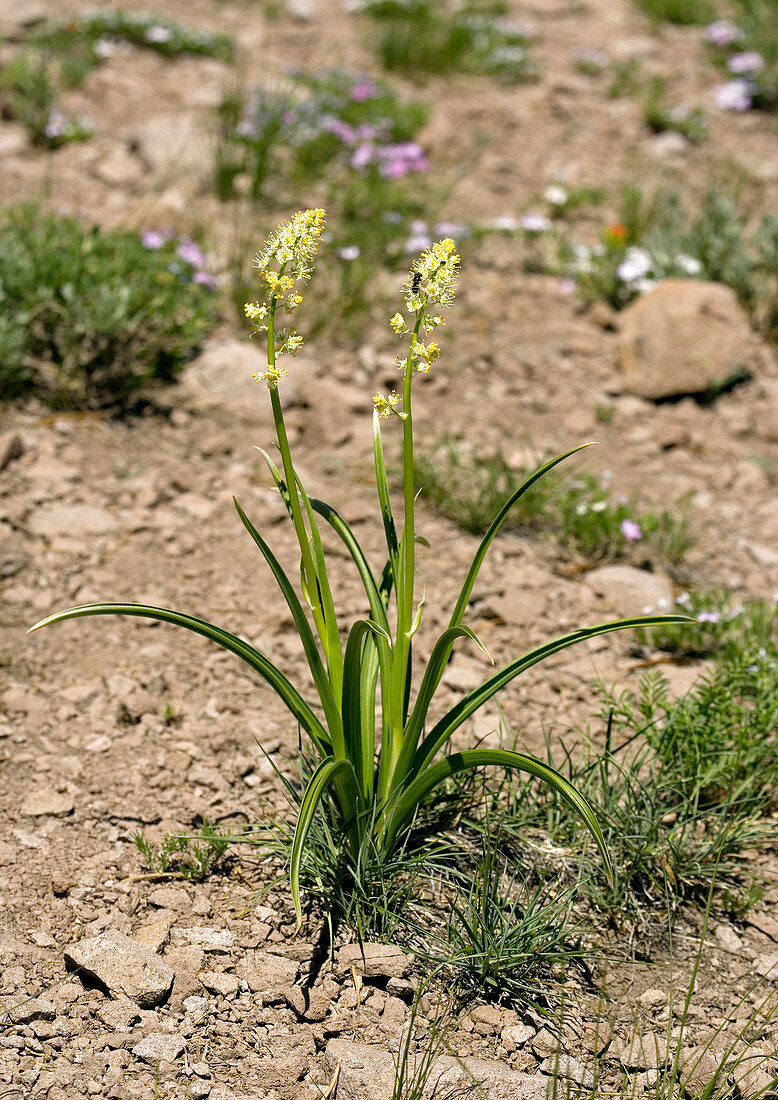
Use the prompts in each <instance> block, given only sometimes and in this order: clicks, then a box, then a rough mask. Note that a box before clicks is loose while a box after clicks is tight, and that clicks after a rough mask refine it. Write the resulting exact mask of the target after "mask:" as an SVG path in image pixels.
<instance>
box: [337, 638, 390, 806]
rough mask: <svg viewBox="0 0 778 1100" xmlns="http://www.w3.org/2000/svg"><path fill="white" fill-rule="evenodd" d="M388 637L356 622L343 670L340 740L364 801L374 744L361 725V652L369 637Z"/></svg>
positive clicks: (370, 780) (371, 776)
mask: <svg viewBox="0 0 778 1100" xmlns="http://www.w3.org/2000/svg"><path fill="white" fill-rule="evenodd" d="M371 634H372V635H374V636H376V637H381V636H383V637H384V638H387V637H388V635H387V634H386V632H385V631H384V630H383V628H382V627H380V626H378V625H377V624H376V623H374V622H370V621H369V620H368V619H358V620H357V621H356V622H355V623H354V625H353V626H352V628H351V630H350V631H349V636H348V641H347V642H346V657H345V661H344V670H343V673H344V674H343V739H344V741H345V756H346V758H347V759H349V760H351V762H352V763H353V765H354V771H355V773H356V777H357V783H358V785H359V790H360V793H361V795H362V796H363V798H365V799H367V797H368V795H369V793H370V790H371V788H372V785H373V757H374V755H375V753H374V745H373V744H372V738H369V730H367V729H364V728H363V726H362V714H363V712H364V709H365V708H364V705H363V700H362V686H363V685H362V676H361V671H362V668H361V666H362V662H363V660H364V659H365V656H364V653H363V649H364V646H365V645H366V644H367V642H368V640H369V636H370V635H371Z"/></svg>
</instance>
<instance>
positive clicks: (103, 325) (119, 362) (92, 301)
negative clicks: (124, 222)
mask: <svg viewBox="0 0 778 1100" xmlns="http://www.w3.org/2000/svg"><path fill="white" fill-rule="evenodd" d="M179 247H180V246H179ZM196 273H197V272H196V269H195V268H194V267H193V265H192V264H191V263H190V262H188V261H187V260H185V259H183V258H181V256H179V254H178V248H177V245H176V242H175V241H173V240H169V241H166V242H160V247H159V248H153V249H151V248H148V247H145V246H144V244H143V242H142V240H141V238H140V237H139V236H137V235H136V234H134V233H128V232H101V231H100V230H99V229H97V228H88V227H86V226H84V225H82V224H81V223H80V222H78V221H76V220H75V219H73V218H64V217H60V216H59V215H56V214H49V213H46V212H44V211H42V210H41V209H40V208H39V207H36V206H31V205H28V206H23V207H20V208H15V209H13V210H10V211H7V212H6V214H5V215H4V217H3V218H2V221H0V307H1V308H0V316H1V317H2V321H0V391H1V392H2V394H3V396H4V397H5V398H7V399H9V398H14V397H22V396H25V395H28V394H35V395H36V396H37V397H39V398H41V399H43V400H44V401H46V402H48V403H49V404H51V405H52V406H54V407H56V408H62V409H65V408H71V409H83V408H105V409H111V410H113V411H117V412H118V411H121V410H123V409H125V408H127V407H128V405H129V404H130V403H131V402H132V401H133V400H135V399H137V398H138V396H139V395H141V393H142V391H143V390H144V389H145V388H147V387H148V386H149V384H151V383H154V382H166V381H170V380H171V379H173V378H174V377H175V375H176V374H177V373H178V371H180V370H181V369H182V367H183V366H184V364H185V362H186V360H187V359H188V358H189V357H190V355H191V354H192V352H193V350H194V349H195V347H196V345H197V342H198V340H199V339H200V337H201V336H202V335H203V334H204V333H205V332H206V331H207V330H208V329H209V328H210V327H211V326H212V325H213V324H214V323H215V321H216V303H215V299H214V296H213V294H212V293H211V292H210V291H209V290H208V288H207V286H204V285H201V284H200V283H199V282H196V281H194V276H195V275H196Z"/></svg>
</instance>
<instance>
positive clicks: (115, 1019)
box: [97, 997, 141, 1031]
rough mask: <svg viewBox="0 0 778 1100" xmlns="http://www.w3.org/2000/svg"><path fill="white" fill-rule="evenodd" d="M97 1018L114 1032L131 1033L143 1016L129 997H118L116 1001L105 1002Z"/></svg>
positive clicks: (99, 1009) (98, 1011)
mask: <svg viewBox="0 0 778 1100" xmlns="http://www.w3.org/2000/svg"><path fill="white" fill-rule="evenodd" d="M97 1018H98V1020H102V1022H103V1023H104V1024H105V1025H106V1027H110V1028H111V1030H112V1031H129V1030H130V1029H131V1027H132V1025H133V1024H135V1023H137V1022H138V1020H140V1018H141V1016H140V1012H139V1011H138V1006H137V1005H136V1004H135V1002H134V1001H131V1000H130V998H129V997H117V998H116V1000H115V1001H104V1002H103V1004H101V1005H100V1007H99V1008H98V1010H97Z"/></svg>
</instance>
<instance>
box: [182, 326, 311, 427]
mask: <svg viewBox="0 0 778 1100" xmlns="http://www.w3.org/2000/svg"><path fill="white" fill-rule="evenodd" d="M294 365H295V371H296V370H297V366H298V360H297V359H295V360H294ZM266 369H267V361H266V357H265V355H263V353H262V345H261V343H260V341H259V340H248V339H245V340H232V339H230V340H218V341H211V342H206V343H205V345H204V348H203V351H202V354H201V355H198V357H197V358H196V359H194V360H193V361H192V362H191V363H190V364H189V366H188V367H187V369H186V371H185V372H184V374H183V375H182V376H181V382H180V387H181V388H182V389H183V391H184V394H185V396H187V397H188V398H189V399H190V400H191V402H192V403H193V404H194V405H195V406H196V407H197V408H201V409H209V408H213V407H219V408H226V409H228V410H229V411H230V413H234V414H235V415H236V416H238V417H239V418H240V419H241V420H247V419H248V420H250V421H251V422H252V423H259V424H262V423H265V424H267V425H268V426H269V425H270V424H272V423H273V414H272V410H271V407H270V401H269V399H268V394H267V392H266V390H265V387H264V385H263V384H261V383H260V384H257V383H256V382H253V381H252V379H251V376H252V374H253V373H255V372H256V373H258V374H262V373H263V372H264V371H265V370H266ZM284 381H285V382H286V379H284ZM284 397H285V399H287V394H286V393H285V394H284Z"/></svg>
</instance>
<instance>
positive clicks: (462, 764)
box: [386, 749, 613, 877]
mask: <svg viewBox="0 0 778 1100" xmlns="http://www.w3.org/2000/svg"><path fill="white" fill-rule="evenodd" d="M490 765H491V766H494V767H499V768H515V769H517V770H518V771H524V772H528V773H529V774H530V775H533V776H535V777H536V778H537V779H542V780H543V782H545V783H547V784H548V785H549V786H550V787H551V788H552V789H553V790H555V791H556V792H557V793H558V794H559V796H560V797H561V798H563V799H564V801H565V802H567V804H568V805H569V806H571V807H572V809H573V810H575V812H576V813H577V814H578V815H579V817H580V818H581V820H582V821H583V823H584V824H585V825H586V827H587V829H588V830H589V832H590V833H591V834H592V836H593V837H594V840H595V843H596V844H597V847H598V849H599V851H600V855H601V856H602V858H603V862H604V863H605V868H606V872H607V874H608V876H609V877H612V874H613V869H612V864H611V858H610V855H609V854H608V849H607V845H606V843H605V837H604V836H603V833H602V829H601V828H600V825H599V822H598V821H597V816H596V814H595V812H594V810H593V809H592V807H591V805H590V804H589V802H588V801H587V800H586V799H585V798H584V796H583V795H582V794H580V792H579V791H577V790H576V788H575V787H574V786H573V784H572V783H571V782H570V781H569V780H568V779H565V777H564V776H563V775H561V774H560V773H559V772H558V771H556V769H555V768H552V767H551V766H550V765H549V764H544V763H543V761H542V760H537V759H536V758H535V757H534V756H528V755H526V754H525V753H521V752H513V751H511V750H509V749H467V750H465V751H464V752H456V753H452V754H451V755H450V756H447V757H445V758H444V759H443V760H438V761H437V762H436V763H435V764H432V765H431V766H430V767H428V768H425V770H424V771H423V772H421V774H420V775H418V776H417V777H416V778H415V779H414V780H413V782H412V783H410V784H409V785H408V786H407V787H406V788H405V790H403V791H402V792H401V793H400V794H399V795H398V796H397V798H396V800H395V801H394V803H393V804H392V805H391V807H390V809H389V811H388V814H387V830H386V837H387V843H388V844H391V841H392V840H393V838H394V837H395V836H396V834H397V830H398V829H399V828H400V827H401V826H402V825H403V824H404V823H405V822H406V821H408V820H409V819H410V818H411V817H412V816H413V814H414V813H415V811H416V808H417V807H418V805H419V803H420V802H421V801H422V800H423V799H425V798H426V797H427V795H429V794H430V793H431V792H432V791H433V790H434V789H435V787H437V786H438V784H440V783H442V782H443V781H444V780H445V779H448V778H449V777H450V776H452V775H456V774H457V773H458V772H461V771H465V770H467V769H469V768H480V767H486V766H490Z"/></svg>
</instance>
